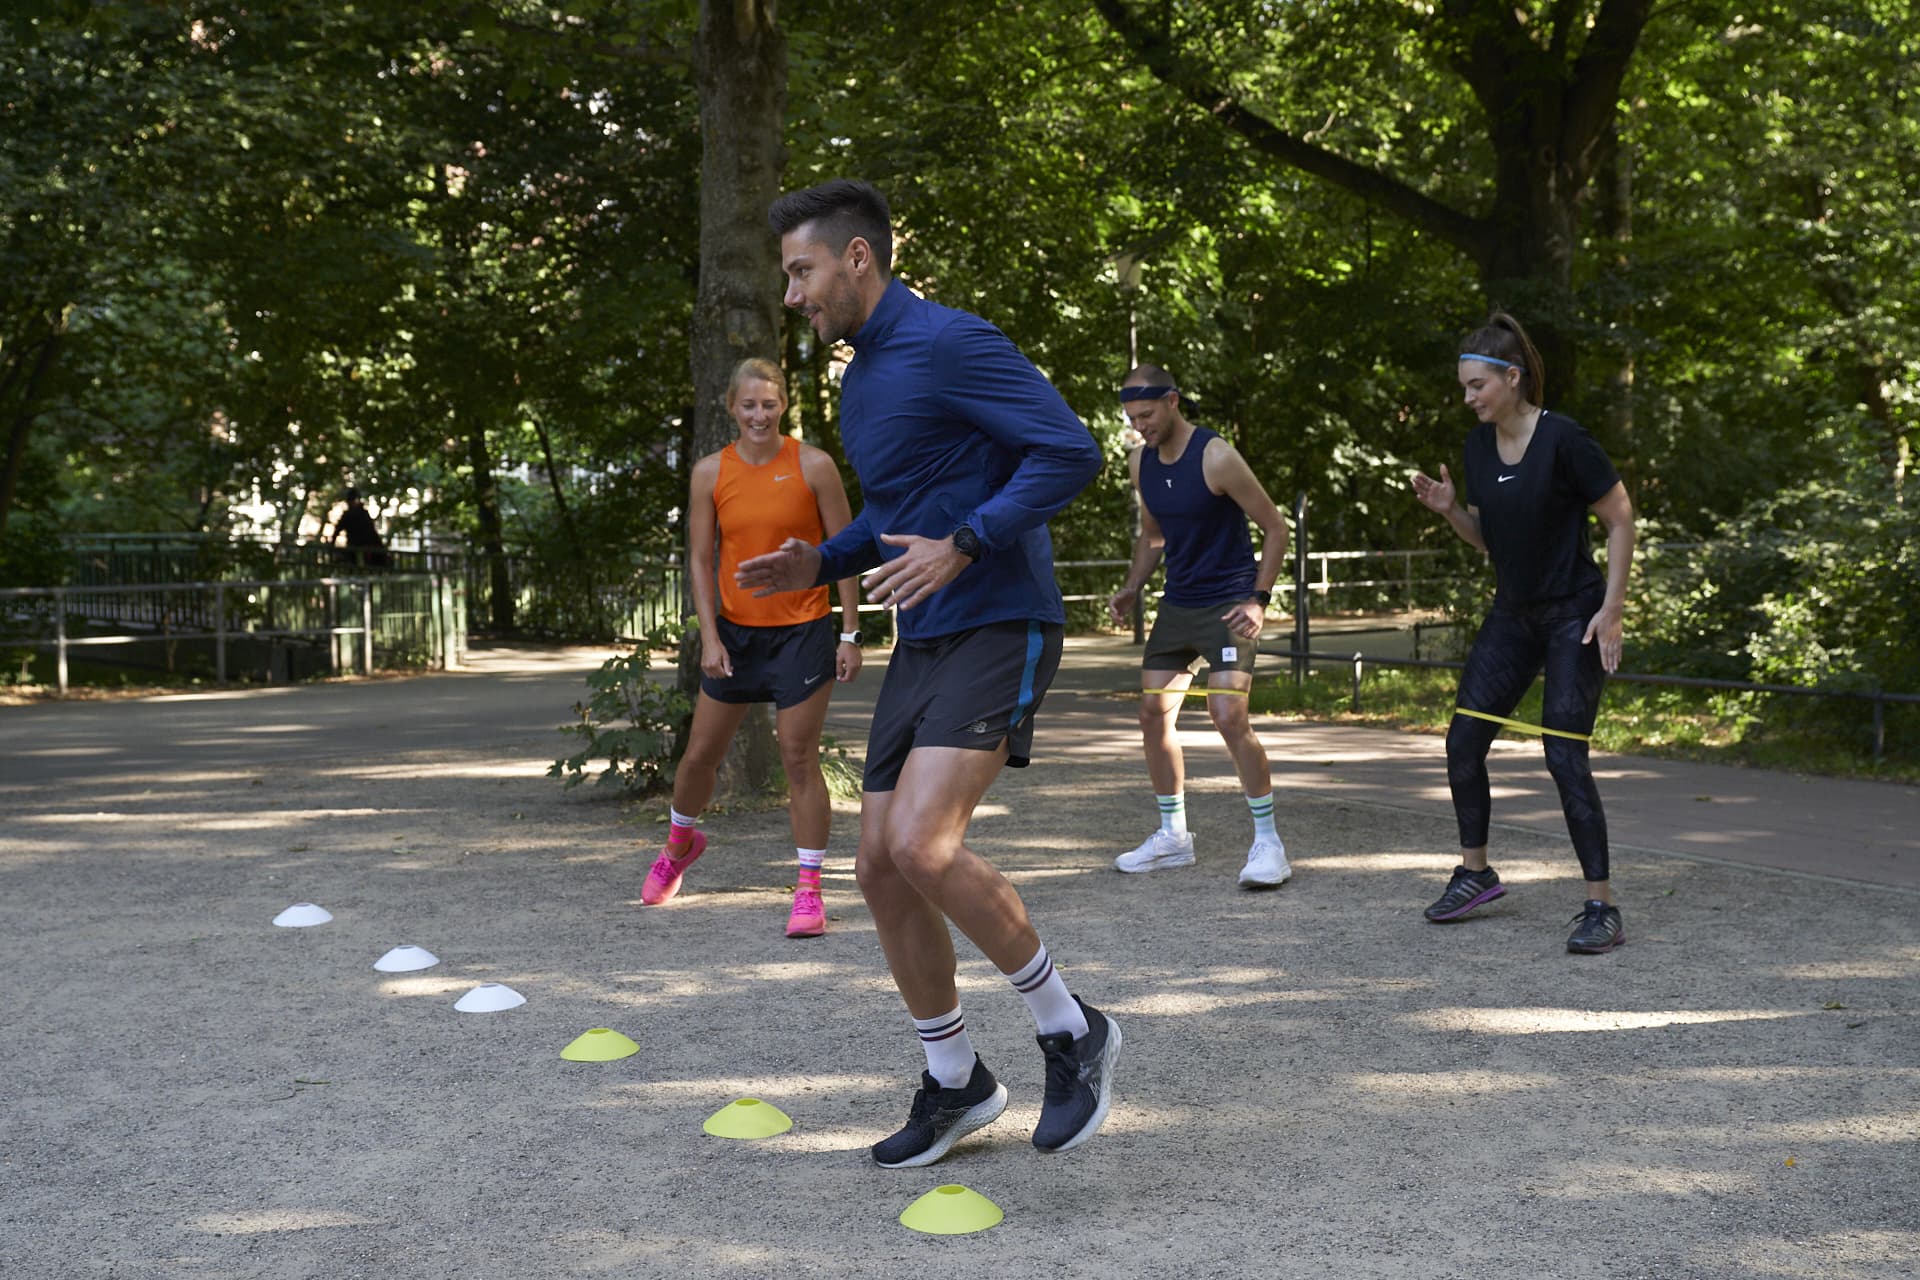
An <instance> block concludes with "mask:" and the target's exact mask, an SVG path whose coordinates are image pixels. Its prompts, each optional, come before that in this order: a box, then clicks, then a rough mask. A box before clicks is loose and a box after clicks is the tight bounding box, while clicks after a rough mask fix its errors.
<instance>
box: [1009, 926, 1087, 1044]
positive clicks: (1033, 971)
mask: <svg viewBox="0 0 1920 1280" xmlns="http://www.w3.org/2000/svg"><path fill="white" fill-rule="evenodd" d="M1007 981H1008V982H1011V983H1012V984H1013V989H1014V990H1015V991H1018V992H1019V993H1020V998H1021V999H1022V1000H1025V1001H1026V1002H1027V1012H1028V1013H1031V1014H1032V1015H1033V1025H1034V1027H1035V1028H1036V1029H1037V1030H1038V1031H1039V1032H1040V1034H1041V1035H1043V1036H1050V1035H1053V1034H1055V1033H1056V1032H1060V1031H1068V1032H1072V1033H1073V1038H1074V1039H1075V1040H1078V1039H1079V1038H1080V1037H1081V1036H1083V1035H1085V1034H1087V1015H1086V1014H1084V1013H1082V1012H1080V1002H1079V1001H1077V1000H1075V999H1074V998H1073V993H1072V992H1070V991H1068V990H1067V984H1066V981H1065V979H1063V978H1061V976H1060V971H1059V970H1058V969H1055V968H1054V967H1053V960H1052V959H1051V958H1050V957H1049V956H1048V955H1047V948H1046V946H1045V944H1044V943H1043V944H1042V945H1041V947H1040V951H1039V953H1038V954H1037V955H1035V956H1034V957H1033V959H1031V960H1029V961H1027V962H1026V963H1025V964H1023V965H1021V966H1020V968H1019V970H1018V971H1017V972H1015V973H1010V974H1008V975H1007Z"/></svg>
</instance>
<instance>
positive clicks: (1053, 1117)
mask: <svg viewBox="0 0 1920 1280" xmlns="http://www.w3.org/2000/svg"><path fill="white" fill-rule="evenodd" d="M768 219H769V221H770V222H771V223H772V225H773V229H774V231H775V232H776V233H777V234H778V235H779V236H780V256H781V262H782V265H783V266H784V268H785V270H786V273H787V281H788V284H787V295H786V305H787V306H789V307H791V308H793V309H794V310H795V311H797V312H799V313H800V314H801V315H802V316H804V317H805V318H806V319H807V321H808V322H809V323H810V324H812V326H813V329H814V332H815V334H816V335H818V337H819V339H820V341H822V342H824V343H829V344H831V343H834V342H839V341H842V340H845V341H846V342H849V343H851V344H852V346H853V348H854V352H855V356H854V360H853V362H852V364H851V365H850V366H849V367H848V369H847V373H846V377H845V378H844V380H843V381H842V382H841V390H840V439H841V442H842V443H843V444H844V445H845V447H846V453H847V461H848V462H850V463H852V465H853V469H854V472H855V473H856V474H857V475H858V476H859V477H860V489H861V494H862V498H863V501H864V503H865V507H864V509H863V510H862V511H861V512H860V514H859V515H857V516H855V517H854V519H853V522H852V523H851V524H849V525H847V526H846V528H844V529H842V530H841V531H840V532H839V533H837V534H835V535H834V536H833V537H831V538H829V539H827V541H826V542H824V543H822V544H821V545H820V546H818V547H815V546H812V545H810V544H809V543H807V542H804V541H802V540H800V539H797V538H796V539H791V540H789V541H788V542H787V543H786V544H785V545H784V546H782V547H781V549H780V550H778V551H776V552H773V553H772V554H770V555H766V556H760V557H757V558H755V559H751V560H747V561H745V562H743V563H742V564H741V566H740V572H739V580H740V582H741V583H742V584H743V585H745V586H749V587H754V588H757V589H758V590H760V591H761V592H763V593H764V592H770V591H795V590H802V589H805V588H808V587H812V586H814V585H816V584H818V583H821V582H829V581H836V580H838V579H840V578H844V577H847V576H849V575H851V574H855V573H865V574H866V575H867V576H866V583H867V595H868V598H869V599H870V600H873V601H875V602H876V603H880V604H886V605H892V606H894V607H895V608H897V609H898V614H897V617H898V619H899V638H898V643H897V644H896V646H895V648H894V651H893V659H892V661H891V662H890V663H889V665H888V668H887V676H886V680H885V682H884V683H883V684H882V686H881V689H880V696H879V700H878V702H877V703H876V704H875V706H874V712H873V728H872V731H871V733H870V734H869V736H868V741H867V765H866V776H865V781H864V784H863V794H862V796H861V804H860V852H859V856H858V873H859V879H860V889H861V892H862V893H863V894H865V896H866V900H867V905H868V907H869V908H870V909H871V910H872V912H873V920H874V927H875V930H876V931H877V932H878V934H879V935H880V944H881V947H882V949H883V950H884V951H885V952H886V956H887V966H888V968H889V969H891V970H892V971H893V979H894V983H895V985H897V986H898V987H899V989H900V995H901V998H902V999H903V1000H904V1001H905V1002H906V1005H907V1009H908V1011H909V1013H911V1014H912V1016H913V1021H914V1026H915V1028H916V1029H917V1030H918V1031H919V1034H920V1041H921V1046H922V1048H923V1049H924V1050H925V1051H926V1057H927V1071H926V1073H925V1075H924V1076H923V1077H922V1078H921V1088H920V1089H919V1091H918V1092H916V1093H915V1094H914V1098H913V1106H912V1110H911V1111H910V1113H909V1115H908V1118H907V1123H906V1125H905V1127H903V1128H902V1129H901V1130H900V1131H899V1132H898V1133H896V1134H894V1135H893V1136H892V1137H890V1138H887V1139H886V1140H884V1141H882V1142H880V1143H877V1144H876V1145H875V1146H874V1148H873V1158H874V1160H875V1161H876V1162H877V1163H879V1164H881V1165H882V1166H885V1167H887V1168H904V1167H909V1166H916V1165H925V1164H931V1163H933V1162H934V1161H935V1160H938V1159H940V1158H941V1157H942V1156H944V1155H945V1154H946V1153H947V1151H948V1149H949V1148H951V1147H952V1146H953V1144H954V1143H955V1142H956V1141H957V1140H959V1139H960V1138H961V1137H962V1136H964V1135H965V1134H967V1133H970V1132H972V1131H973V1130H975V1129H978V1128H980V1127H981V1126H983V1125H985V1124H988V1123H990V1122H991V1121H992V1120H994V1119H995V1118H996V1117H997V1116H999V1114H1000V1113H1001V1112H1002V1111H1004V1110H1005V1109H1006V1105H1007V1091H1006V1088H1005V1087H1004V1086H1003V1085H1001V1084H1000V1083H999V1082H998V1081H997V1080H995V1079H994V1077H993V1073H992V1072H991V1071H989V1070H987V1068H986V1065H985V1064H984V1063H982V1062H981V1061H980V1059H979V1057H978V1056H977V1055H976V1054H975V1053H974V1051H973V1045H972V1042H971V1041H970V1040H969V1039H968V1037H967V1031H966V1022H965V1020H964V1018H963V1017H962V1016H961V1011H960V997H959V993H958V990H957V988H956V986H955V984H954V954H953V942H952V937H951V935H950V934H949V933H948V931H947V922H948V921H949V920H951V921H952V922H953V924H954V925H955V926H957V927H958V928H959V930H960V932H962V933H964V934H965V935H966V936H967V937H968V938H969V939H970V940H972V942H973V943H974V945H975V946H977V947H979V948H980V950H981V951H982V952H984V953H985V954H986V956H987V958H988V959H989V960H991V961H993V963H994V964H995V965H996V966H998V968H999V969H1000V971H1001V972H1002V973H1004V974H1006V976H1007V980H1008V981H1009V982H1011V983H1012V984H1013V986H1014V988H1015V990H1017V991H1019V992H1020V994H1021V996H1022V998H1024V999H1025V1000H1026V1002H1027V1007H1028V1009H1029V1011H1030V1012H1031V1013H1032V1014H1033V1019H1034V1025H1035V1027H1036V1028H1037V1030H1038V1033H1039V1036H1038V1038H1039V1041H1040V1048H1041V1052H1042V1054H1043V1055H1044V1058H1045V1063H1046V1088H1045V1093H1044V1096H1043V1099H1042V1103H1041V1110H1040V1123H1039V1125H1038V1127H1037V1128H1035V1130H1034V1133H1033V1143H1034V1145H1035V1146H1036V1147H1038V1148H1040V1149H1041V1150H1043V1151H1065V1150H1067V1149H1069V1148H1071V1147H1075V1146H1078V1145H1079V1144H1080V1143H1082V1142H1084V1141H1086V1140H1087V1139H1088V1138H1090V1137H1092V1136H1093V1134H1094V1132H1095V1131H1096V1130H1098V1129H1099V1127H1100V1124H1101V1122H1102V1121H1104V1120H1105V1119H1106V1116H1107V1110H1108V1107H1109V1105H1110V1104H1111V1101H1112V1078H1113V1065H1114V1060H1115V1058H1116V1057H1117V1056H1118V1054H1119V1050H1120V1040H1121V1037H1120V1028H1119V1027H1118V1026H1117V1025H1116V1024H1115V1023H1114V1021H1113V1020H1112V1019H1111V1018H1109V1017H1108V1016H1107V1015H1105V1014H1104V1013H1101V1012H1100V1011H1099V1010H1098V1009H1095V1008H1093V1007H1092V1006H1091V1005H1088V1004H1087V1003H1085V1002H1084V1001H1082V1000H1080V999H1079V998H1078V997H1076V996H1074V995H1072V994H1071V993H1069V992H1068V990H1067V986H1066V983H1065V982H1064V981H1063V980H1062V978H1061V975H1060V973H1059V972H1058V971H1057V970H1056V969H1055V968H1054V966H1053V962H1052V960H1051V959H1050V958H1049V957H1048V955H1047V949H1046V947H1044V946H1043V945H1041V942H1040V935H1039V934H1038V933H1037V932H1035V930H1034V927H1033V924H1032V923H1031V922H1030V921H1029V920H1028V918H1027V911H1026V907H1025V906H1024V905H1023V904H1022V903H1021V901H1020V895H1019V894H1018V893H1016V892H1015V891H1014V888H1013V886H1012V885H1011V884H1009V883H1008V882H1007V880H1006V878H1005V877H1004V876H1002V875H1001V874H1000V873H999V872H998V871H997V870H995V869H994V867H993V864H991V863H989V862H988V861H987V860H986V859H985V858H982V857H981V856H980V855H979V854H977V853H975V852H973V851H972V850H971V849H969V848H967V846H966V845H965V844H964V843H963V837H964V836H965V835H966V831H967V825H968V823H969V822H970V821H971V820H972V818H973V810H974V806H975V805H977V804H978V803H979V802H980V799H981V797H982V796H984V795H985V794H986V791H987V788H988V786H990V785H991V784H992V782H993V780H994V778H995V777H997V776H998V775H999V773H1000V769H1001V766H1003V765H1009V764H1010V765H1012V766H1014V767H1015V768H1021V767H1024V766H1025V765H1026V764H1027V761H1028V758H1029V753H1030V752H1031V749H1032V744H1033V717H1034V712H1035V711H1036V710H1037V709H1038V708H1039V706H1040V700H1041V699H1042V698H1043V697H1044V696H1045V694H1046V691H1047V686H1048V685H1049V683H1050V682H1051V681H1052V679H1053V675H1054V672H1055V671H1056V670H1057V669H1058V668H1059V665H1060V643H1061V634H1062V631H1063V629H1064V624H1065V621H1066V613H1065V609H1064V607H1063V605H1062V603H1061V600H1060V588H1059V587H1058V585H1056V583H1055V582H1054V578H1053V542H1052V539H1051V538H1050V537H1049V536H1048V534H1047V525H1046V522H1047V521H1048V520H1049V519H1050V518H1052V517H1053V516H1054V515H1055V514H1056V513H1057V512H1059V511H1060V510H1061V509H1062V508H1064V507H1065V506H1066V505H1067V504H1068V503H1069V502H1071V501H1072V500H1073V498H1074V496H1075V495H1076V494H1078V493H1079V492H1080V490H1081V489H1082V488H1084V487H1085V486H1086V484H1087V482H1088V481H1089V480H1091V479H1092V478H1093V477H1094V476H1095V475H1096V474H1097V473H1098V472H1099V470H1100V464H1101V458H1100V451H1099V449H1098V448H1097V447H1095V445H1094V443H1093V440H1092V439H1091V438H1090V437H1089V436H1088V434H1087V429H1086V426H1085V425H1084V424H1083V423H1082V422H1081V421H1080V420H1079V419H1078V418H1077V417H1075V416H1074V414H1073V411H1072V410H1071V409H1069V408H1068V407H1067V405H1066V402H1065V401H1063V400H1062V399H1061V398H1060V394H1059V392H1057V391H1055V390H1054V389H1053V386H1052V385H1051V384H1050V383H1048V382H1047V380H1046V379H1045V378H1044V377H1042V376H1041V374H1040V372H1039V370H1037V369H1035V368H1034V367H1033V364H1032V363H1031V362H1030V361H1029V360H1027V358H1026V357H1025V356H1023V355H1021V354H1020V351H1019V350H1018V348H1016V347H1015V346H1014V345H1013V344H1012V343H1011V342H1009V341H1008V340H1007V338H1006V335H1004V334H1002V333H1001V332H1000V331H999V330H998V329H996V328H994V327H993V326H992V325H990V324H988V323H986V322H985V321H984V320H981V319H980V318H979V317H977V316H972V315H968V314H967V313H966V312H964V311H955V310H952V309H951V308H948V307H942V306H938V305H936V304H934V303H931V302H927V301H924V300H923V299H921V298H918V297H916V296H915V295H914V294H913V293H912V292H910V291H909V290H908V289H907V287H906V285H904V284H902V283H901V282H900V281H898V280H896V279H894V277H893V235H892V230H891V227H890V215H889V211H888V209H887V202H886V199H885V197H883V196H882V195H881V194H880V193H879V192H878V191H876V190H874V188H873V187H871V186H869V185H867V184H866V183H864V182H850V181H846V180H840V181H835V182H829V183H826V184H824V185H821V186H818V187H812V188H809V189H807V190H805V191H796V192H792V193H790V194H788V195H785V196H782V197H781V198H780V199H779V200H777V201H775V202H774V205H773V208H772V209H771V210H770V211H769V213H768ZM869 570H871V572H870V573H869V572H868V571H869Z"/></svg>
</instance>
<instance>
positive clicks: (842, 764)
mask: <svg viewBox="0 0 1920 1280" xmlns="http://www.w3.org/2000/svg"><path fill="white" fill-rule="evenodd" d="M820 776H821V778H822V779H824V780H825V782H826V784H827V794H828V795H829V796H831V797H832V798H833V799H835V800H848V801H854V800H858V799H859V798H860V783H861V772H860V766H859V765H857V764H855V763H854V762H853V757H852V756H850V755H848V754H847V748H846V747H845V746H844V745H843V744H842V743H841V742H840V740H839V739H838V738H836V737H834V736H833V735H832V734H830V733H824V734H821V735H820Z"/></svg>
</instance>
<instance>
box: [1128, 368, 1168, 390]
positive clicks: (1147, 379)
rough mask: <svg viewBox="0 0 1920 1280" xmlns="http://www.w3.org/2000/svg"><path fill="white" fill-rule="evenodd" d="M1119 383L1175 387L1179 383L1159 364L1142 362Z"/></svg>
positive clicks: (1132, 385)
mask: <svg viewBox="0 0 1920 1280" xmlns="http://www.w3.org/2000/svg"><path fill="white" fill-rule="evenodd" d="M1121 385H1123V386H1129V387H1177V386H1179V385H1180V384H1179V383H1177V382H1175V381H1174V380H1173V375H1172V374H1170V373H1168V372H1167V371H1166V370H1165V369H1162V368H1161V367H1160V366H1159V365H1157V364H1142V365H1135V366H1134V368H1133V370H1132V371H1131V372H1130V373H1128V374H1127V378H1126V381H1125V382H1124V383H1123V384H1121Z"/></svg>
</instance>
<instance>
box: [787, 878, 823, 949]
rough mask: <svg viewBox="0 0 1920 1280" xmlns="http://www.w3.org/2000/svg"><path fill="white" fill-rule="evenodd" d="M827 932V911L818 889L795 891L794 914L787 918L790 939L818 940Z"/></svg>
mask: <svg viewBox="0 0 1920 1280" xmlns="http://www.w3.org/2000/svg"><path fill="white" fill-rule="evenodd" d="M826 931H827V910H826V908H825V907H824V906H822V905H821V903H820V891H819V890H818V889H795V890H794V891H793V914H792V915H790V916H788V917H787V936H788V937H789V938H817V937H819V936H820V935H821V934H823V933H825V932H826Z"/></svg>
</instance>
